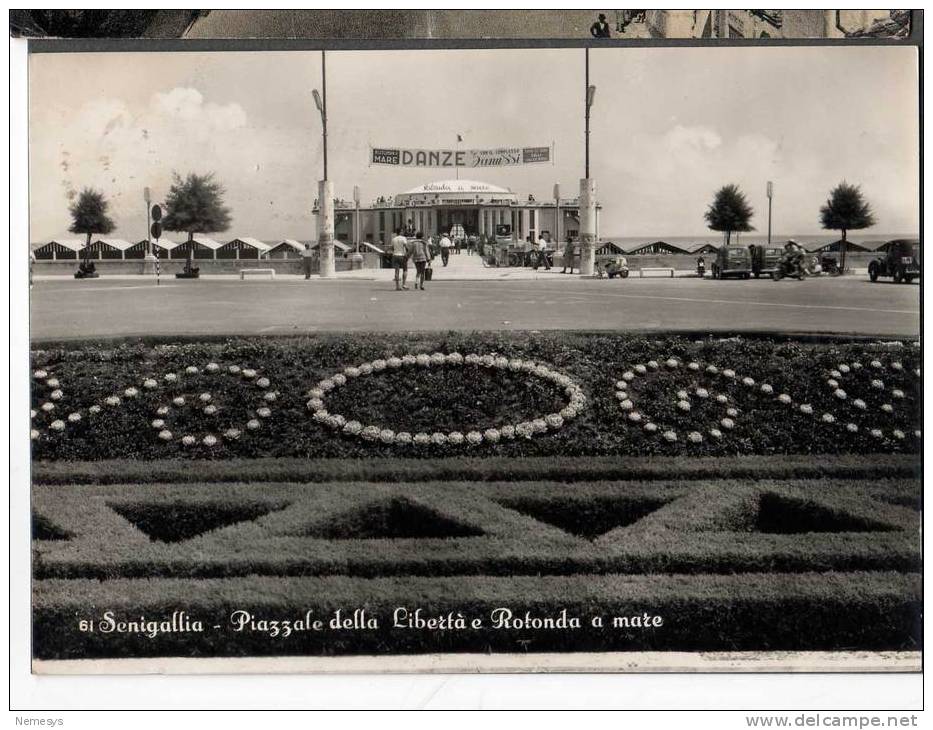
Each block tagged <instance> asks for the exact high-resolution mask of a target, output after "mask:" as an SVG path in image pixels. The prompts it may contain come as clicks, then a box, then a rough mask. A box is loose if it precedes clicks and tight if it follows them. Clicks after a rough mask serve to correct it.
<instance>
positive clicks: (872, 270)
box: [868, 261, 878, 281]
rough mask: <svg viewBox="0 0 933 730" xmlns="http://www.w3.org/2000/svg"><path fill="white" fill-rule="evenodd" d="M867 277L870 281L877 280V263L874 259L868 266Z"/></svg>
mask: <svg viewBox="0 0 933 730" xmlns="http://www.w3.org/2000/svg"><path fill="white" fill-rule="evenodd" d="M868 278H869V279H871V280H872V281H878V264H877V263H875V262H874V261H873V262H872V263H871V264H869V266H868Z"/></svg>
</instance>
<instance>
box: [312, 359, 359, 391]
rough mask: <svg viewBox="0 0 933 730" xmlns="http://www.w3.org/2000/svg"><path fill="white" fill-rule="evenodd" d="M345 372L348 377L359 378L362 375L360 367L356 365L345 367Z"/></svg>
mask: <svg viewBox="0 0 933 730" xmlns="http://www.w3.org/2000/svg"><path fill="white" fill-rule="evenodd" d="M343 374H344V375H346V376H347V377H348V378H358V377H360V369H359V368H358V367H356V366H354V365H350V366H348V367H345V368H344V369H343ZM315 390H321V389H320V388H315ZM321 392H323V391H321Z"/></svg>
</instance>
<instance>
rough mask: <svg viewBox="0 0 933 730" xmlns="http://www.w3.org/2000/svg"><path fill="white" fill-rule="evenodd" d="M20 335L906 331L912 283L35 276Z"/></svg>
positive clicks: (912, 318)
mask: <svg viewBox="0 0 933 730" xmlns="http://www.w3.org/2000/svg"><path fill="white" fill-rule="evenodd" d="M31 317H32V318H31V322H32V337H33V338H34V339H59V338H83V337H90V336H94V337H100V336H103V337H106V336H116V335H143V334H164V335H173V334H294V333H307V332H325V331H366V330H375V331H409V330H450V329H453V330H474V329H506V330H510V329H514V330H524V329H606V330H629V331H645V330H654V331H658V330H710V331H792V332H836V333H847V334H871V335H892V336H917V335H918V334H919V330H920V287H919V286H918V285H917V284H913V285H897V284H893V283H880V282H879V283H876V284H871V283H869V282H868V281H867V279H865V278H863V277H851V278H844V279H811V280H808V281H804V282H797V281H788V280H785V281H781V282H772V281H770V280H759V281H756V280H751V281H723V282H718V281H713V280H709V279H708V280H705V281H700V280H695V279H693V280H691V279H627V280H618V279H615V280H612V281H610V280H574V281H570V280H561V281H556V280H555V281H553V282H551V281H547V280H538V281H516V282H505V281H448V282H431V285H430V286H429V288H428V290H427V291H424V292H421V291H404V292H396V291H395V290H394V287H393V285H392V283H391V282H385V281H321V280H313V279H312V280H311V281H304V280H302V279H291V280H283V279H280V280H277V281H258V280H253V281H239V280H230V279H217V280H209V279H205V280H201V281H177V280H169V281H168V282H166V283H163V284H162V286H160V287H156V286H154V285H153V283H152V282H151V281H138V280H134V279H119V280H117V279H111V280H107V279H98V280H96V281H75V280H73V279H62V280H54V281H49V280H44V281H37V282H36V284H35V286H34V288H33V291H32V312H31Z"/></svg>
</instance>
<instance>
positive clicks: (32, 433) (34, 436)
mask: <svg viewBox="0 0 933 730" xmlns="http://www.w3.org/2000/svg"><path fill="white" fill-rule="evenodd" d="M29 438H31V439H32V440H33V441H35V440H36V439H37V438H39V432H38V431H36V429H34V428H31V429H29Z"/></svg>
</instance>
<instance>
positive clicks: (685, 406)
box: [677, 400, 690, 411]
mask: <svg viewBox="0 0 933 730" xmlns="http://www.w3.org/2000/svg"><path fill="white" fill-rule="evenodd" d="M677 407H678V408H679V409H680V410H682V411H689V410H690V401H686V400H679V401H677Z"/></svg>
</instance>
